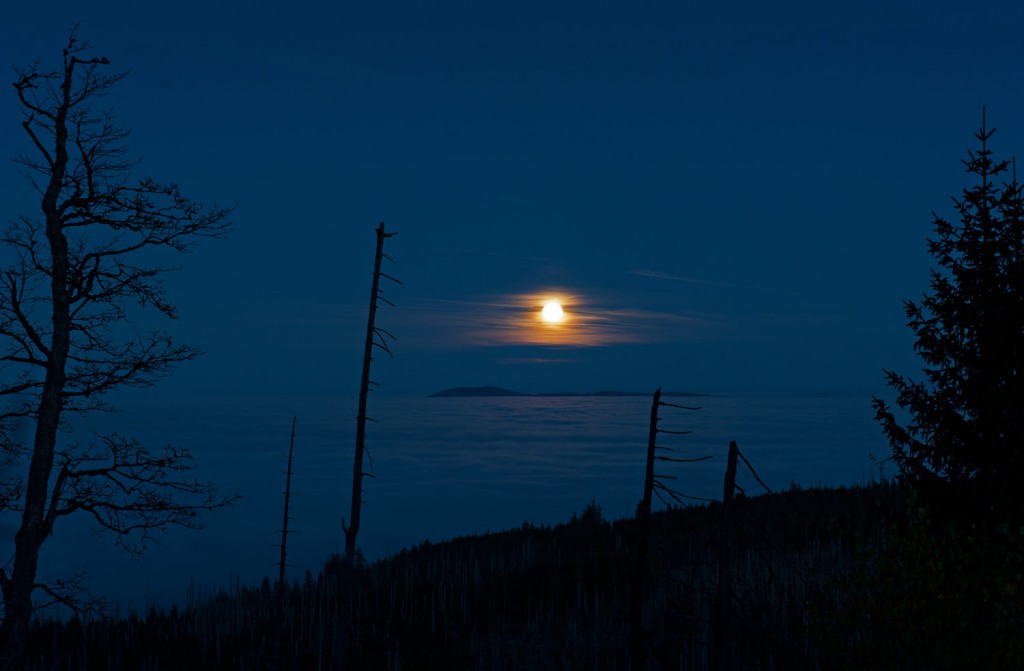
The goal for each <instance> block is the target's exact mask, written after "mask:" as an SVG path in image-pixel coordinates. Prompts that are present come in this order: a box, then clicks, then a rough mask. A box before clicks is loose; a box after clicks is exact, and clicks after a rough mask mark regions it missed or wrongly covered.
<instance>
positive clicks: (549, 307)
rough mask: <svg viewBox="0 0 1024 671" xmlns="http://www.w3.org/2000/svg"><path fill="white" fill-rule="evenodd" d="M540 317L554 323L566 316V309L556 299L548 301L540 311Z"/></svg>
mask: <svg viewBox="0 0 1024 671" xmlns="http://www.w3.org/2000/svg"><path fill="white" fill-rule="evenodd" d="M540 318H541V319H543V320H544V321H546V322H548V323H550V324H554V323H557V322H560V321H562V320H563V319H564V318H565V311H564V310H562V306H561V305H559V304H558V303H557V302H556V301H548V302H547V303H545V304H544V307H543V308H542V309H541V311H540Z"/></svg>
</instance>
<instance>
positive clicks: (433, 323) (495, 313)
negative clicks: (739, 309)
mask: <svg viewBox="0 0 1024 671" xmlns="http://www.w3.org/2000/svg"><path fill="white" fill-rule="evenodd" d="M550 300H555V301H558V302H559V303H560V304H561V305H562V307H563V309H564V310H565V319H564V320H563V321H561V322H558V323H554V324H552V323H547V322H544V321H542V320H541V318H540V310H541V308H542V307H543V305H544V303H545V302H547V301H550ZM404 319H406V320H408V321H409V323H408V324H407V325H406V328H407V329H408V330H409V331H414V332H415V333H416V338H417V340H418V341H419V342H421V343H423V342H429V343H431V344H433V345H435V346H438V345H440V346H470V347H492V346H523V345H526V346H543V347H567V348H584V347H607V346H611V345H624V344H639V343H656V342H672V341H674V340H678V339H681V338H685V337H686V336H687V335H692V333H693V332H694V331H696V330H702V329H704V328H706V327H707V326H708V325H709V323H710V320H709V319H708V317H707V316H698V315H693V314H676V313H671V312H661V311H657V310H643V309H633V308H631V309H623V308H616V307H610V306H607V305H605V304H603V303H600V302H598V301H597V300H596V299H593V298H587V297H584V296H583V295H581V294H578V293H575V292H569V291H565V290H560V289H551V290H542V291H536V292H528V293H521V294H505V295H498V296H489V297H482V298H477V299H471V300H445V299H420V300H419V301H416V305H415V307H412V308H411V310H410V311H407V312H406V315H405V317H404ZM399 328H400V329H401V328H402V327H399ZM546 360H547V361H557V359H546Z"/></svg>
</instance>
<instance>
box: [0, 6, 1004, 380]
mask: <svg viewBox="0 0 1024 671" xmlns="http://www.w3.org/2000/svg"><path fill="white" fill-rule="evenodd" d="M896 4H897V6H892V5H893V3H891V2H866V3H854V4H845V5H837V4H835V3H822V2H820V1H815V2H805V3H762V2H743V3H690V2H654V3H618V4H610V3H591V2H588V3H583V2H580V3H564V2H550V1H549V2H543V3H529V2H516V3H490V2H489V3H479V2H473V3H421V2H417V3H406V4H404V5H403V4H394V3H352V2H309V1H305V2H297V3H295V2H289V3H283V2H282V3H268V2H263V3H251V2H242V1H240V0H238V1H233V2H218V1H214V2H178V3H173V4H172V5H167V4H153V3H140V2H123V3H121V2H119V3H114V2H109V3H89V9H86V4H85V3H81V2H75V3H72V2H63V1H60V2H51V3H45V4H42V3H17V4H16V6H13V7H11V6H6V7H5V8H4V9H3V10H2V12H0V60H2V61H3V62H4V63H6V64H11V65H14V64H21V65H25V64H29V63H31V62H32V61H33V60H35V59H36V58H40V59H42V60H43V61H44V62H48V63H56V58H57V56H58V55H59V50H60V48H61V47H62V45H63V42H64V40H65V37H66V33H67V30H66V29H67V27H68V26H69V25H70V24H71V22H72V21H74V20H76V19H81V20H82V27H81V35H82V36H84V37H87V38H89V39H91V40H92V41H94V42H96V43H98V44H99V45H101V47H100V48H99V49H98V51H97V53H101V54H103V55H106V56H107V57H109V58H110V60H111V61H112V63H113V64H114V65H115V66H116V67H118V68H126V69H130V70H131V71H132V74H131V76H130V77H129V78H128V79H127V80H125V81H124V82H123V83H122V85H121V86H120V87H119V89H118V90H117V91H116V93H115V94H114V95H113V96H111V97H110V98H109V102H110V103H111V104H112V105H114V106H115V108H116V110H117V112H118V114H119V116H120V118H121V119H122V120H123V121H124V122H126V123H127V124H128V125H129V126H130V127H131V128H132V129H133V135H132V147H133V149H134V150H135V152H136V153H137V154H138V155H139V156H141V157H142V158H143V161H142V163H141V166H140V174H148V175H152V176H154V177H157V178H160V179H167V180H173V181H177V182H178V183H179V184H180V185H181V186H182V187H183V189H184V190H185V192H186V193H188V194H191V195H192V196H194V197H195V198H197V199H201V200H204V201H219V202H221V203H237V209H236V211H235V215H234V221H235V223H236V230H235V232H234V234H233V235H232V236H231V238H230V239H229V240H226V241H221V242H210V243H208V244H204V245H203V246H202V247H201V249H200V250H199V251H198V252H197V253H195V254H193V255H191V256H189V257H185V258H184V259H182V266H183V267H182V270H181V272H179V273H177V274H175V275H174V276H173V277H172V278H171V279H170V280H169V287H170V290H171V295H172V296H173V297H174V298H175V299H176V302H177V303H178V305H179V307H180V311H181V319H180V321H179V322H178V323H177V324H174V325H172V328H173V330H174V331H175V332H176V333H178V334H180V335H181V337H182V338H183V339H184V340H185V341H187V342H191V343H194V344H196V345H199V346H201V347H203V348H204V349H206V350H207V352H208V354H207V355H206V356H205V357H204V358H202V359H201V360H200V361H198V362H194V363H192V364H190V365H187V366H184V367H182V368H181V369H180V370H179V371H178V372H177V373H176V374H175V375H174V376H173V377H172V378H170V379H169V380H167V381H166V382H165V383H162V387H164V388H165V389H167V390H169V391H188V390H190V389H204V390H213V391H237V390H249V391H254V392H263V391H266V392H275V393H283V394H289V393H293V392H294V393H298V392H307V391H311V390H312V391H319V390H323V391H326V390H338V391H341V392H346V393H347V392H351V393H355V391H356V390H357V386H358V370H359V365H360V359H361V348H362V338H363V329H364V323H365V318H366V300H367V294H368V291H369V281H370V271H371V268H372V252H373V243H374V238H373V229H374V227H375V226H376V224H377V223H378V222H379V221H384V222H385V224H386V226H387V227H388V229H389V230H397V231H398V232H399V235H398V236H397V237H395V238H393V239H392V240H391V241H390V242H389V253H390V255H391V256H392V257H394V258H395V260H396V261H397V262H398V265H396V266H394V267H392V269H391V272H393V274H395V275H396V276H398V277H400V278H401V279H402V280H403V281H404V282H405V286H404V287H395V288H394V290H390V289H389V293H388V296H389V297H390V298H391V299H392V300H393V301H394V302H395V303H396V304H397V305H398V306H399V307H398V308H397V309H390V308H389V309H386V310H383V311H382V312H381V313H380V315H379V322H378V323H379V324H380V325H381V326H383V327H385V328H387V329H389V330H390V331H392V332H393V333H395V335H397V336H398V339H399V341H398V343H397V345H396V348H395V351H396V358H395V359H394V360H393V361H388V362H386V363H382V364H381V365H380V366H379V367H378V368H377V371H376V373H375V377H376V378H377V379H378V380H380V381H382V382H383V383H384V389H385V390H387V391H392V392H430V391H434V390H437V389H440V388H444V387H449V386H456V385H477V384H498V385H502V386H508V387H513V388H519V389H523V390H533V391H544V390H565V389H578V390H592V389H605V388H626V389H636V390H647V389H652V388H654V387H656V386H658V385H665V386H666V387H668V388H672V389H686V390H694V391H701V390H708V391H715V390H743V389H774V388H783V389H793V388H799V389H821V390H829V389H858V390H865V391H869V392H875V393H880V392H884V385H883V383H882V376H881V369H882V368H883V367H889V368H895V369H897V370H899V371H900V372H904V373H906V372H912V371H913V370H914V368H915V367H916V361H915V359H914V358H913V355H912V352H911V349H910V345H911V342H912V339H911V334H910V332H909V331H908V330H907V329H906V327H905V326H904V321H905V319H904V316H903V313H902V307H901V301H902V300H903V299H904V298H911V297H917V296H919V295H920V293H921V292H922V291H923V290H924V289H925V288H926V282H927V269H928V266H929V258H928V257H927V255H926V253H925V238H926V236H928V235H929V234H930V232H931V212H932V211H933V210H935V211H937V212H939V213H944V214H952V208H951V201H950V196H953V195H956V194H957V193H959V190H960V188H961V187H962V186H963V185H964V178H965V176H964V174H963V168H962V166H961V164H960V162H959V161H960V159H961V158H963V157H964V154H965V152H966V150H967V149H969V148H973V139H972V137H971V133H972V132H973V131H974V130H975V128H976V127H977V125H978V123H979V121H980V117H981V107H982V105H987V107H988V110H989V119H990V120H991V121H992V122H994V124H995V125H996V126H998V127H999V128H1000V131H999V132H998V133H997V135H996V138H995V140H996V149H997V151H1000V152H1001V153H1002V154H1003V155H1007V156H1008V155H1010V154H1012V153H1014V152H1015V151H1019V150H1020V149H1021V148H1024V96H1022V93H1021V90H1022V89H1021V77H1020V74H1019V73H1020V63H1021V62H1022V56H1024V40H1022V39H1021V38H1020V36H1021V34H1024V32H1022V27H1024V25H1022V23H1024V22H1022V18H1024V10H1022V9H1021V8H1020V5H1018V4H1017V3H1010V2H995V3H987V4H984V5H981V6H972V4H971V3H967V2H962V3H949V2H920V3H896ZM30 5H31V6H30ZM97 7H98V8H97ZM8 72H9V71H8ZM9 76H10V78H11V80H12V81H13V74H11V75H9ZM6 90H7V93H4V94H3V98H2V99H0V149H2V151H0V153H2V154H4V155H11V154H13V153H14V152H15V151H17V150H19V149H20V148H23V147H25V146H26V138H25V137H24V134H23V133H22V132H21V129H20V127H19V123H18V116H17V115H18V110H17V106H16V103H15V98H14V95H13V91H12V90H11V89H9V88H8V89H6ZM31 196H32V193H31V191H30V190H29V189H28V188H27V187H26V186H25V185H24V183H23V182H22V181H21V180H20V178H19V177H18V174H17V169H16V166H15V165H14V164H13V163H6V164H5V165H3V167H2V168H0V203H2V204H3V210H4V213H3V214H4V218H5V219H11V218H13V217H14V216H16V215H17V214H19V213H33V212H35V211H36V208H37V205H36V204H35V203H34V202H33V200H32V198H31ZM0 253H2V252H0ZM548 293H558V294H560V295H563V296H567V297H572V301H571V302H570V304H567V309H568V310H569V312H570V314H571V315H574V316H575V321H574V322H572V323H570V324H567V325H566V326H565V328H564V332H563V334H562V335H563V337H561V338H560V340H559V342H562V343H564V344H561V345H556V344H552V341H546V340H545V339H544V337H542V336H543V333H541V334H540V335H538V333H537V332H536V330H534V331H531V330H530V329H534V327H533V326H529V324H531V322H530V321H529V320H530V319H532V316H531V314H532V313H531V310H533V309H534V306H533V303H532V301H533V299H534V297H536V296H540V295H544V294H548ZM574 325H575V326H574ZM577 327H578V330H577V331H571V330H570V329H572V328H577ZM583 327H586V328H583ZM531 334H532V335H531ZM566 334H568V335H566Z"/></svg>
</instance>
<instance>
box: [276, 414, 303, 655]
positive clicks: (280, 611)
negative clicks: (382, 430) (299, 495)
mask: <svg viewBox="0 0 1024 671" xmlns="http://www.w3.org/2000/svg"><path fill="white" fill-rule="evenodd" d="M297 420H298V418H297V417H292V437H291V440H290V441H289V442H288V471H287V474H286V475H285V480H284V521H283V522H282V524H281V560H280V561H279V562H278V572H277V594H276V599H275V601H276V610H277V618H276V620H277V623H276V625H277V626H276V627H275V628H274V659H275V664H276V667H277V668H278V669H281V668H283V665H282V664H281V638H282V634H283V630H284V619H285V596H286V595H287V593H288V586H287V585H286V584H285V581H284V574H285V567H286V566H287V565H288V564H287V559H288V520H290V519H291V518H290V517H289V516H288V508H289V505H290V503H291V498H292V456H293V455H294V454H295V422H296V421H297Z"/></svg>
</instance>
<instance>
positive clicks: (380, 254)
mask: <svg viewBox="0 0 1024 671" xmlns="http://www.w3.org/2000/svg"><path fill="white" fill-rule="evenodd" d="M393 235H395V234H394V233H385V232H384V222H381V223H380V225H379V226H377V253H376V256H375V257H374V262H373V282H372V284H371V286H370V315H369V317H368V318H367V320H366V344H365V346H364V348H363V375H362V380H361V382H360V384H359V414H358V415H356V454H355V461H354V463H353V466H352V513H351V514H352V517H351V520H352V522H351V524H350V525H349V526H345V518H342V520H341V528H342V530H343V531H344V532H345V557H346V558H347V559H348V560H349V562H350V563H351V562H352V561H353V560H354V559H355V556H356V536H357V535H358V534H359V521H360V514H361V512H362V503H363V476H364V475H369V476H370V477H373V474H372V473H366V472H365V471H364V470H363V454H364V453H365V451H366V420H367V416H366V397H367V395H368V394H369V393H370V385H371V384H374V383H373V381H372V380H370V362H371V361H373V348H374V347H380V348H381V349H383V350H384V351H385V352H387V353H388V354H390V353H391V350H390V349H389V348H388V345H387V341H386V340H385V338H386V337H389V338H392V339H393V338H394V336H392V335H391V334H390V333H388V332H387V331H385V330H383V329H381V328H378V327H377V326H376V325H375V320H376V318H377V301H378V300H382V301H384V302H385V303H387V302H388V301H387V299H385V298H382V297H381V295H380V278H381V277H385V278H387V279H389V280H392V281H393V282H398V280H396V279H395V278H393V277H391V276H390V275H386V274H384V273H382V272H381V271H380V264H381V261H382V260H383V259H384V258H386V255H385V254H384V240H386V239H387V238H390V237H392V236H393ZM399 284H401V282H399Z"/></svg>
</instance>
